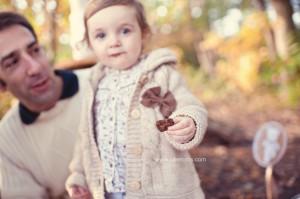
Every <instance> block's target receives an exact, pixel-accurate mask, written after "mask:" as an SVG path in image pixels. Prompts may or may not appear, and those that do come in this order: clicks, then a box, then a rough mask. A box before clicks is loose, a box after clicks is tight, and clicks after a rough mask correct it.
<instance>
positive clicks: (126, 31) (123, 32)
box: [122, 28, 131, 35]
mask: <svg viewBox="0 0 300 199" xmlns="http://www.w3.org/2000/svg"><path fill="white" fill-rule="evenodd" d="M130 32H131V30H130V29H129V28H123V29H122V34H124V35H126V34H128V33H130Z"/></svg>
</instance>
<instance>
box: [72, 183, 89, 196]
mask: <svg viewBox="0 0 300 199" xmlns="http://www.w3.org/2000/svg"><path fill="white" fill-rule="evenodd" d="M70 197H71V199H91V198H92V197H91V194H90V192H89V190H87V189H86V188H84V187H81V186H78V185H74V186H72V187H71V191H70Z"/></svg>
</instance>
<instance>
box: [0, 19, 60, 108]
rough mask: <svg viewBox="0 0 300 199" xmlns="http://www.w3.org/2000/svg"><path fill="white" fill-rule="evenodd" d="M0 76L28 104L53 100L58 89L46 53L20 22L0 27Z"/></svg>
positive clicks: (49, 102) (9, 88)
mask: <svg viewBox="0 0 300 199" xmlns="http://www.w3.org/2000/svg"><path fill="white" fill-rule="evenodd" d="M0 80H2V81H3V82H4V83H5V89H7V90H8V91H10V92H11V93H12V94H13V95H14V96H15V97H17V98H18V99H19V100H20V101H21V102H22V103H23V104H24V105H26V106H28V108H30V107H47V106H49V105H50V104H53V103H54V101H55V100H56V96H57V92H59V91H58V89H57V77H56V76H55V75H54V72H53V70H52V69H51V67H50V65H49V62H48V59H47V57H46V55H45V54H44V52H43V50H42V49H41V48H40V46H39V44H38V43H37V41H36V39H35V38H34V36H33V35H32V34H31V32H30V31H29V30H28V29H26V28H25V27H23V26H20V25H13V26H11V27H8V28H7V29H4V30H2V31H0Z"/></svg>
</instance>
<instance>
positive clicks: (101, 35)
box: [96, 32, 106, 39]
mask: <svg viewBox="0 0 300 199" xmlns="http://www.w3.org/2000/svg"><path fill="white" fill-rule="evenodd" d="M105 36H106V34H105V33H104V32H100V33H98V34H97V35H96V38H99V39H103V38H104V37H105Z"/></svg>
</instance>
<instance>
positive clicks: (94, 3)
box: [83, 0, 151, 45]
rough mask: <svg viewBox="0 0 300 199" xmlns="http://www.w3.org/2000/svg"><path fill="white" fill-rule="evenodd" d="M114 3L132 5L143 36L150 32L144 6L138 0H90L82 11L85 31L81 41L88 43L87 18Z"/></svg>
mask: <svg viewBox="0 0 300 199" xmlns="http://www.w3.org/2000/svg"><path fill="white" fill-rule="evenodd" d="M115 5H124V6H131V7H133V8H134V9H135V11H136V18H137V21H138V24H139V26H140V28H141V30H142V34H143V36H145V35H147V34H150V33H151V30H150V26H149V24H148V22H147V20H146V16H145V10H144V6H143V5H142V4H141V3H140V2H139V1H138V0H90V1H89V2H88V4H87V5H86V8H85V12H84V27H85V33H84V38H83V41H86V42H87V43H88V45H90V42H89V37H88V27H87V21H88V19H89V18H91V17H92V16H93V15H94V14H96V13H97V12H98V11H100V10H103V9H104V8H107V7H111V6H115Z"/></svg>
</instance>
